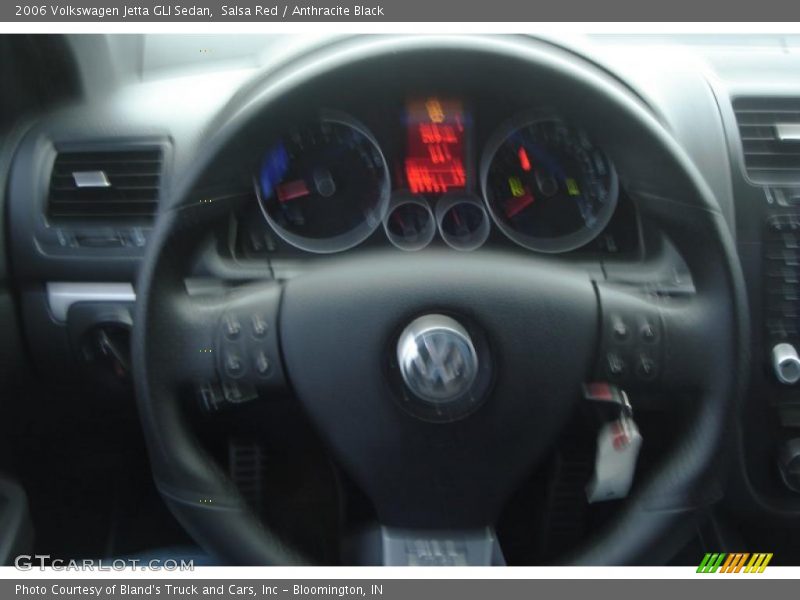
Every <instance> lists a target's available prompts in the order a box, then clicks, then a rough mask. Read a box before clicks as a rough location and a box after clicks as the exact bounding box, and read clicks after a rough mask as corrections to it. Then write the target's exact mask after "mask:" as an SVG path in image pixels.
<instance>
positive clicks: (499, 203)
mask: <svg viewBox="0 0 800 600" xmlns="http://www.w3.org/2000/svg"><path fill="white" fill-rule="evenodd" d="M494 139H495V142H494V144H490V146H489V148H488V149H487V152H486V155H485V156H484V161H483V168H482V184H483V193H484V196H485V198H486V203H487V206H488V208H489V212H490V213H491V215H492V218H493V219H494V221H495V223H497V226H498V227H499V228H500V229H501V230H502V231H503V232H504V233H505V234H506V235H507V236H508V237H509V238H511V239H512V240H514V241H515V242H517V243H518V244H520V245H521V246H524V247H526V248H529V249H531V250H537V251H540V252H566V251H568V250H573V249H575V248H578V247H580V246H583V245H584V244H586V243H588V242H590V241H591V240H592V239H594V238H595V237H596V236H597V235H598V234H599V233H600V232H601V231H602V230H603V228H604V227H605V226H606V225H607V224H608V222H609V220H610V219H611V216H612V214H613V213H614V208H615V207H616V203H617V196H618V191H619V184H618V181H617V174H616V172H615V170H614V167H613V165H612V164H611V162H610V161H609V160H608V158H607V157H606V156H605V154H603V152H602V151H601V150H599V149H598V148H597V147H596V146H594V145H593V144H592V143H591V142H590V141H589V139H588V138H587V136H586V134H585V133H583V132H581V131H579V130H576V129H574V128H571V127H569V126H567V125H566V124H564V123H563V122H561V121H559V120H555V119H544V120H537V121H533V122H530V123H528V124H527V125H523V126H522V127H516V128H513V129H512V130H511V131H510V132H508V131H505V132H503V133H501V134H498V135H497V136H496V137H495V138H494Z"/></svg>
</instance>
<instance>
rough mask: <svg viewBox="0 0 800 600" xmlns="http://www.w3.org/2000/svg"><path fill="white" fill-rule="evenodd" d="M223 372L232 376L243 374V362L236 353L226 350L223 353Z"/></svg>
mask: <svg viewBox="0 0 800 600" xmlns="http://www.w3.org/2000/svg"><path fill="white" fill-rule="evenodd" d="M225 373H227V374H228V376H230V377H234V378H236V377H241V376H242V375H243V374H244V364H243V363H242V359H241V358H240V357H239V355H238V354H235V353H233V352H228V353H227V354H226V355H225Z"/></svg>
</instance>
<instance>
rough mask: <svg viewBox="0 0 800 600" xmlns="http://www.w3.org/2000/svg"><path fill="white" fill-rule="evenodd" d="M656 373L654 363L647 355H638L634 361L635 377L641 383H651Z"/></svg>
mask: <svg viewBox="0 0 800 600" xmlns="http://www.w3.org/2000/svg"><path fill="white" fill-rule="evenodd" d="M657 373H658V371H657V368H656V362H655V361H654V360H653V359H652V357H650V356H648V355H647V354H640V355H639V358H638V360H637V361H636V376H637V377H638V378H639V379H641V380H642V381H652V380H653V379H655V377H656V374H657Z"/></svg>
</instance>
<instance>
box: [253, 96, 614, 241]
mask: <svg viewBox="0 0 800 600" xmlns="http://www.w3.org/2000/svg"><path fill="white" fill-rule="evenodd" d="M401 113H402V114H401V115H400V118H399V119H397V120H396V121H395V122H396V127H395V130H394V134H393V137H394V138H395V139H394V141H393V143H391V144H389V147H390V149H389V150H388V151H385V150H384V148H383V147H382V145H381V143H379V141H378V138H377V137H376V136H375V135H374V134H373V133H372V132H371V131H370V130H369V129H368V127H367V126H366V125H365V124H364V123H362V122H360V121H359V120H358V119H356V118H354V117H353V116H351V115H349V114H346V113H344V112H337V111H332V110H331V111H322V112H320V113H319V114H318V115H317V116H316V117H315V118H313V119H310V120H309V121H308V122H305V123H303V124H302V125H300V126H297V127H293V128H289V129H288V130H287V131H285V132H284V133H283V134H281V135H279V136H276V137H275V138H274V139H272V140H270V141H269V143H268V144H266V145H265V149H264V151H263V155H262V158H261V159H260V162H259V164H258V167H257V168H256V173H254V177H253V180H254V186H255V192H256V196H257V198H258V205H259V207H260V210H261V213H262V214H263V216H264V218H265V219H266V221H267V223H268V224H269V227H270V228H271V230H272V231H273V232H274V233H275V235H277V236H278V237H279V238H280V239H281V240H283V241H284V242H286V243H287V244H289V245H291V246H293V247H295V248H297V249H299V250H302V251H305V252H311V253H318V254H329V253H336V252H342V251H345V250H348V249H350V248H353V247H355V246H358V245H359V244H362V243H363V242H365V241H366V240H367V239H368V238H370V237H372V236H373V235H376V232H379V231H380V230H382V231H383V233H384V235H385V239H387V240H388V241H389V242H390V243H391V244H393V245H394V246H395V247H397V248H399V249H401V250H404V251H417V250H421V249H423V248H425V247H427V246H428V245H430V244H431V243H433V242H434V240H437V239H438V240H441V241H442V242H444V243H445V244H447V245H448V246H450V247H451V248H454V249H456V250H464V251H468V250H475V249H477V248H479V247H481V246H482V245H483V244H484V243H486V241H487V239H489V237H490V234H491V233H492V232H493V231H495V230H496V231H498V232H500V233H501V234H502V235H503V236H505V237H506V238H507V239H508V240H510V241H511V242H513V243H515V244H517V245H519V246H521V247H523V248H526V249H528V250H533V251H537V252H547V253H562V252H568V251H571V250H575V249H578V248H581V247H584V246H586V245H587V244H589V243H590V242H592V241H593V240H595V239H596V238H597V237H598V236H599V235H600V234H601V233H602V232H603V231H604V230H605V229H606V227H607V226H608V225H609V222H610V221H611V219H612V216H613V215H614V214H615V210H616V209H617V205H618V201H619V197H620V186H619V182H618V178H617V174H616V171H615V169H614V165H613V164H612V162H611V161H610V159H609V158H608V157H607V156H606V155H605V153H604V152H603V151H602V149H600V148H598V147H597V146H595V145H594V144H593V143H592V141H591V139H590V138H589V136H588V135H587V134H586V133H585V132H584V131H582V130H581V129H579V128H577V127H575V126H573V125H571V124H570V123H568V122H566V121H564V120H562V119H561V118H559V117H558V116H557V115H555V114H553V113H548V112H544V111H541V112H531V113H525V114H519V115H517V116H516V117H514V118H513V119H511V120H510V121H506V122H505V124H503V125H502V126H500V127H498V128H496V130H495V131H494V132H493V133H492V134H491V135H488V136H487V137H486V139H485V141H484V142H483V143H482V144H481V146H482V148H481V149H480V152H479V153H475V152H474V149H475V146H476V143H475V140H476V135H475V123H474V116H473V114H472V113H471V111H470V110H468V108H467V106H466V104H465V102H464V101H462V100H461V99H459V98H453V97H439V96H418V97H414V98H410V99H408V100H407V101H405V103H404V105H403V107H402V110H401ZM398 133H399V134H398ZM378 235H379V234H378Z"/></svg>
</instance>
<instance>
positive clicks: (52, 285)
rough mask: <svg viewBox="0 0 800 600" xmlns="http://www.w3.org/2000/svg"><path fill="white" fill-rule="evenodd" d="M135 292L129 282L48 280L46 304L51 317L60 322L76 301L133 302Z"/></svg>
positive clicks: (65, 318)
mask: <svg viewBox="0 0 800 600" xmlns="http://www.w3.org/2000/svg"><path fill="white" fill-rule="evenodd" d="M135 301H136V293H135V292H134V291H133V285H131V284H130V283H119V282H98V283H88V282H48V283H47V304H48V306H49V307H50V312H51V313H52V315H53V317H54V318H55V319H56V320H57V321H60V322H62V323H64V322H66V320H67V313H68V312H69V309H70V307H71V306H72V305H73V304H76V303H78V302H135Z"/></svg>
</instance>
